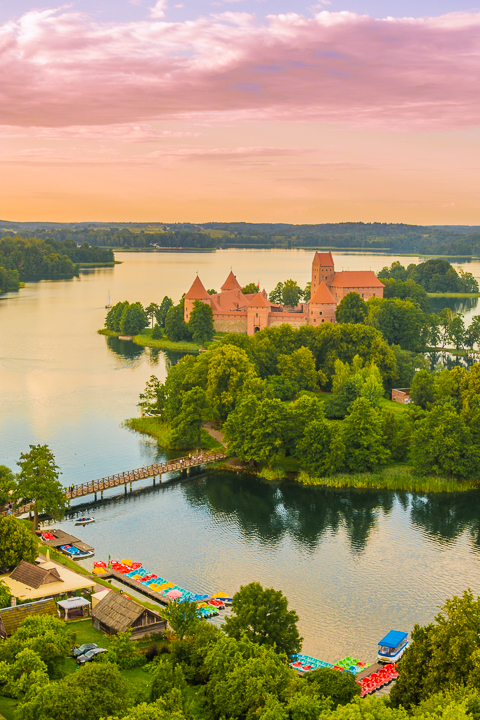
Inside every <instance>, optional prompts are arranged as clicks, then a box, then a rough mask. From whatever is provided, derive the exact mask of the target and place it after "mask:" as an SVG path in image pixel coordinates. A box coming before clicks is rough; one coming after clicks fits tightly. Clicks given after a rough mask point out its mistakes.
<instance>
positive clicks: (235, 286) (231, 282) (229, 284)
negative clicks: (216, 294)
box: [221, 270, 242, 290]
mask: <svg viewBox="0 0 480 720" xmlns="http://www.w3.org/2000/svg"><path fill="white" fill-rule="evenodd" d="M221 289H222V290H241V289H242V286H241V285H240V283H239V282H238V280H237V278H236V277H235V275H234V274H233V272H232V271H231V270H230V274H229V276H228V277H227V279H226V280H225V282H224V283H223V285H222V287H221Z"/></svg>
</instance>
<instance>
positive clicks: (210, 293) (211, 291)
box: [207, 288, 218, 295]
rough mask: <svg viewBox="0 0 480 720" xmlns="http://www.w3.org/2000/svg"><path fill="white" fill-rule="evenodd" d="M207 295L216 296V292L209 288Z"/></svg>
mask: <svg viewBox="0 0 480 720" xmlns="http://www.w3.org/2000/svg"><path fill="white" fill-rule="evenodd" d="M207 293H208V294H209V295H218V293H217V291H216V290H214V289H213V288H210V289H209V290H207Z"/></svg>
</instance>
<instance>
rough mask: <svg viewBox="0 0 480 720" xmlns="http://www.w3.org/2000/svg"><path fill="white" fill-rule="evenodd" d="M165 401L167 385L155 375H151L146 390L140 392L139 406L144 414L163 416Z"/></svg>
mask: <svg viewBox="0 0 480 720" xmlns="http://www.w3.org/2000/svg"><path fill="white" fill-rule="evenodd" d="M165 403H166V396H165V385H163V384H162V383H161V382H160V380H159V379H158V378H157V377H156V376H155V375H150V379H149V380H147V384H146V385H145V390H144V392H143V393H140V402H139V403H138V407H140V408H141V409H142V414H144V415H154V416H158V417H163V415H164V412H165Z"/></svg>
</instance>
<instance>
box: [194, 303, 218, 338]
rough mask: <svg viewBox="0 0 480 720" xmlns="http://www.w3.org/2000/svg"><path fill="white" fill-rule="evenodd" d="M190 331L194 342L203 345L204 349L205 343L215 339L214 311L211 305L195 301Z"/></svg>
mask: <svg viewBox="0 0 480 720" xmlns="http://www.w3.org/2000/svg"><path fill="white" fill-rule="evenodd" d="M188 330H189V332H190V334H191V336H192V339H193V342H196V343H201V344H202V347H203V346H204V345H205V341H207V340H212V339H213V336H214V335H215V328H214V326H213V311H212V308H211V307H210V305H207V304H206V303H204V302H202V301H201V300H195V302H194V303H193V309H192V312H191V313H190V320H189V321H188Z"/></svg>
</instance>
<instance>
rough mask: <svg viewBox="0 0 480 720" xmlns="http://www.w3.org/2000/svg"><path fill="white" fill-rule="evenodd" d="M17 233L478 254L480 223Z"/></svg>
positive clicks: (123, 243)
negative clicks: (473, 224)
mask: <svg viewBox="0 0 480 720" xmlns="http://www.w3.org/2000/svg"><path fill="white" fill-rule="evenodd" d="M14 234H20V235H22V236H23V237H36V238H40V239H44V240H48V239H53V240H56V241H64V240H73V241H74V242H75V243H76V244H77V245H81V244H82V243H84V242H87V243H88V244H89V245H94V246H95V245H96V246H101V247H114V248H146V247H155V246H157V247H166V248H199V249H200V248H204V249H210V248H211V249H214V248H223V247H246V248H248V247H259V248H260V247H262V248H282V247H283V248H295V247H307V248H310V247H311V248H315V247H329V248H338V249H364V250H379V251H381V250H386V251H389V252H392V253H419V254H424V255H460V256H468V255H480V226H467V225H466V226H462V225H453V226H445V225H438V226H422V225H405V224H401V223H324V224H318V225H291V224H287V223H243V222H232V223H218V222H210V223H200V224H193V223H173V224H172V223H34V222H31V223H14V222H8V221H1V220H0V236H2V235H3V236H5V235H14Z"/></svg>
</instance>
